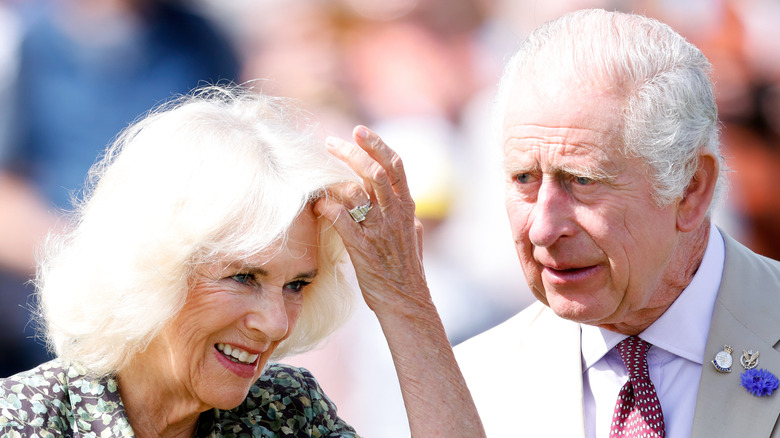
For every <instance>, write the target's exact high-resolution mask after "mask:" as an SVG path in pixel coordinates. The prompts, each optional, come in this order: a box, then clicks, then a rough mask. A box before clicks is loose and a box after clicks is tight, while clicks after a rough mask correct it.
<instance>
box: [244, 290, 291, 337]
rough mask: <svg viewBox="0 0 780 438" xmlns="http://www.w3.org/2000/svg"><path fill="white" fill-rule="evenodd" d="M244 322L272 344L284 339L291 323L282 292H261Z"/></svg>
mask: <svg viewBox="0 0 780 438" xmlns="http://www.w3.org/2000/svg"><path fill="white" fill-rule="evenodd" d="M244 321H245V324H246V327H247V328H248V329H250V330H253V331H256V332H259V333H262V336H263V337H264V338H265V339H266V340H268V341H270V342H274V341H278V340H280V339H282V338H284V336H285V335H286V334H287V330H288V328H289V321H288V320H287V307H286V302H285V299H284V293H283V292H282V290H281V289H278V290H267V289H265V290H263V291H261V292H260V293H259V294H258V296H257V300H256V302H255V304H254V305H253V306H252V308H251V309H249V312H248V313H247V315H246V318H245V320H244Z"/></svg>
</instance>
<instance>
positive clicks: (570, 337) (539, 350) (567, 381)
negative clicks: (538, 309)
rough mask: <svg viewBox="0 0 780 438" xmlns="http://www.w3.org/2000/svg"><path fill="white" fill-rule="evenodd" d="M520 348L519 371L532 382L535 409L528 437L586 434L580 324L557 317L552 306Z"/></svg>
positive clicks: (530, 391) (530, 402)
mask: <svg viewBox="0 0 780 438" xmlns="http://www.w3.org/2000/svg"><path fill="white" fill-rule="evenodd" d="M530 332H531V333H529V334H528V336H525V337H524V339H525V340H526V341H527V342H526V343H525V345H523V346H522V348H521V349H520V350H519V353H520V354H521V355H522V357H523V358H524V362H525V363H524V365H523V368H525V369H521V370H519V371H520V373H521V374H522V375H524V376H526V377H525V379H526V380H525V382H524V383H525V384H527V385H528V389H527V392H526V390H524V389H522V388H521V390H522V391H523V392H526V393H527V394H533V395H534V396H533V398H532V399H530V398H529V399H528V400H527V401H526V403H527V406H526V407H525V408H526V409H528V410H529V412H533V413H534V415H533V417H532V419H531V424H530V425H529V426H532V427H530V428H529V429H527V430H528V431H529V432H530V433H529V434H527V435H526V436H561V437H563V436H565V437H572V438H577V437H581V438H584V437H585V411H584V404H583V390H582V355H581V353H580V351H581V348H580V340H581V336H580V327H579V324H576V323H573V322H571V321H566V320H563V319H561V318H559V317H557V316H556V315H555V314H554V313H553V312H552V311H551V310H550V309H547V308H545V310H544V311H543V312H542V314H541V315H540V317H539V319H538V320H537V323H536V324H534V325H533V326H532V330H530Z"/></svg>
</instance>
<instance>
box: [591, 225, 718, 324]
mask: <svg viewBox="0 0 780 438" xmlns="http://www.w3.org/2000/svg"><path fill="white" fill-rule="evenodd" d="M710 226H711V225H710V221H709V220H705V221H704V222H703V223H702V224H701V225H699V227H698V228H696V229H695V230H693V231H691V232H689V233H682V234H681V236H680V240H679V242H678V244H677V247H676V248H675V250H674V253H673V254H672V257H671V258H670V259H669V262H668V263H667V265H666V270H665V271H664V274H663V276H661V277H660V280H659V285H658V286H657V287H656V288H655V289H656V291H655V292H654V293H653V295H652V296H653V298H651V300H650V301H649V302H648V305H647V306H645V308H643V309H641V310H639V311H636V312H633V314H632V315H631V316H630V317H629V318H625V319H624V320H623V321H621V322H619V323H615V324H604V325H599V326H598V327H601V328H604V329H607V330H611V331H613V332H617V333H622V334H625V335H630V336H633V335H638V334H639V333H642V332H643V331H645V329H646V328H648V327H650V325H651V324H653V323H654V322H655V321H656V320H657V319H658V318H660V317H661V315H663V314H664V312H666V310H667V309H669V307H670V306H671V305H672V303H674V301H675V300H676V299H677V297H679V296H680V294H681V293H682V292H683V290H685V288H686V287H687V286H688V285H689V284H690V283H691V281H692V280H693V276H694V275H696V271H697V270H698V269H699V266H700V265H701V261H702V259H703V258H704V252H705V250H706V249H707V242H708V241H709V236H710Z"/></svg>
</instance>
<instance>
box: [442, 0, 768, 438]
mask: <svg viewBox="0 0 780 438" xmlns="http://www.w3.org/2000/svg"><path fill="white" fill-rule="evenodd" d="M709 69H710V64H709V62H708V61H707V59H706V58H705V57H704V55H702V53H701V52H700V51H699V50H698V49H697V48H695V47H694V46H693V45H691V44H690V43H688V42H687V41H685V39H683V38H682V37H681V36H680V35H678V34H677V33H675V32H674V31H673V30H672V29H670V28H669V27H668V26H666V25H664V24H662V23H659V22H657V21H655V20H651V19H648V18H645V17H642V16H636V15H629V14H622V13H611V12H606V11H600V10H589V11H579V12H575V13H572V14H569V15H566V16H564V17H561V18H560V19H558V20H555V21H552V22H550V23H547V24H545V25H543V26H541V27H540V28H539V29H537V30H536V31H534V32H533V33H532V34H531V35H530V37H529V38H528V39H527V40H526V41H525V43H524V44H523V45H522V47H521V48H520V49H519V52H518V53H517V54H516V55H515V56H514V58H513V59H512V60H511V61H510V63H509V65H508V67H507V69H506V71H505V74H504V78H503V79H502V85H501V87H500V99H499V104H500V105H501V106H500V108H501V109H502V110H503V113H502V114H503V116H502V118H501V120H502V123H503V124H502V136H501V142H502V147H503V150H504V156H505V168H506V176H507V178H506V181H507V187H506V208H507V212H508V214H509V218H510V223H511V228H512V233H513V238H514V241H515V245H516V248H517V253H518V255H519V258H520V262H521V264H522V268H523V272H524V274H525V277H526V280H527V282H528V284H529V285H530V287H531V290H532V291H533V293H534V294H535V296H536V298H537V299H538V301H539V302H537V303H535V304H533V305H532V306H530V307H529V308H528V309H526V310H524V311H523V312H521V313H520V314H519V315H517V316H516V317H514V318H512V319H510V320H509V321H507V322H506V323H504V324H502V325H500V326H498V327H496V328H494V329H492V330H490V331H488V332H486V333H484V334H482V335H480V336H478V337H476V338H473V339H471V340H469V341H467V342H466V343H464V344H462V345H461V346H459V347H458V348H457V349H456V353H457V357H458V362H459V364H460V366H461V369H462V371H463V373H464V375H465V377H466V380H467V382H468V384H469V388H470V389H471V392H472V395H473V396H474V399H475V402H476V404H477V407H478V409H479V412H480V415H481V417H482V421H483V423H484V424H485V428H486V432H487V434H488V436H491V437H493V436H495V437H498V436H532V437H589V438H590V437H612V436H667V437H688V436H694V437H712V436H746V437H766V436H780V426H776V423H777V420H778V414H779V413H780V394H774V395H772V391H773V390H775V389H776V388H777V384H778V382H777V379H776V378H775V376H774V375H773V374H772V373H775V374H777V373H780V352H778V349H780V345H778V341H779V340H780V294H778V291H779V290H780V263H778V262H775V261H772V260H769V259H766V258H763V257H761V256H759V255H757V254H755V253H753V252H751V251H750V250H748V249H746V248H745V247H744V246H742V245H740V244H739V243H737V242H736V241H734V240H733V239H731V238H729V237H728V236H727V235H725V234H724V233H723V232H721V231H719V230H718V229H717V228H716V227H714V226H713V225H712V223H711V213H712V209H713V205H714V202H715V201H717V199H718V197H719V194H720V192H721V191H722V190H721V188H722V186H723V185H724V182H725V177H724V172H725V171H724V168H725V166H724V164H723V162H722V159H721V157H720V155H719V152H718V149H719V144H718V121H717V110H716V106H715V100H714V97H713V91H712V86H711V83H710V80H709V77H708V72H709ZM629 370H630V371H629ZM648 370H649V373H648V372H647V371H648ZM629 377H630V378H629ZM659 402H660V403H659ZM621 433H622V435H620V434H621ZM634 433H638V435H633V434H634Z"/></svg>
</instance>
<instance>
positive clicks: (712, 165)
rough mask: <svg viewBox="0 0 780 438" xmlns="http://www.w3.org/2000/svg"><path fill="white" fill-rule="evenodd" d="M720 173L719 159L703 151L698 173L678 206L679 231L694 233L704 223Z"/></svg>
mask: <svg viewBox="0 0 780 438" xmlns="http://www.w3.org/2000/svg"><path fill="white" fill-rule="evenodd" d="M719 173H720V162H719V161H718V157H716V156H715V154H714V153H713V152H711V151H707V150H704V149H702V150H701V152H700V153H699V165H698V167H697V168H696V173H695V174H694V175H693V179H691V182H690V184H688V188H686V189H685V196H683V198H682V199H680V201H679V202H678V204H677V229H678V230H680V231H683V232H689V231H693V230H695V229H696V228H697V227H698V226H699V225H700V224H701V223H702V221H703V220H704V218H705V217H706V216H707V209H708V208H709V207H710V204H711V203H712V198H713V196H714V194H715V185H716V183H717V182H718V175H719Z"/></svg>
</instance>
